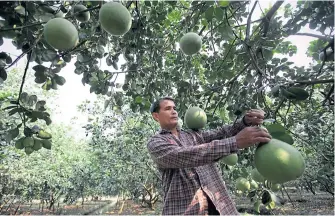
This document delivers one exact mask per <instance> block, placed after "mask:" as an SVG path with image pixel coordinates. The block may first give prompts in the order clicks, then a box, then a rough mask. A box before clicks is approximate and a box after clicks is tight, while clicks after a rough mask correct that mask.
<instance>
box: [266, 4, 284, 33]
mask: <svg viewBox="0 0 335 216" xmlns="http://www.w3.org/2000/svg"><path fill="white" fill-rule="evenodd" d="M283 3H284V1H283V0H278V1H276V3H275V4H274V5H273V7H272V8H271V9H270V10H269V11H268V12H267V13H266V15H265V17H264V21H263V22H264V28H263V37H266V34H267V33H268V31H269V26H270V20H271V18H272V16H273V15H274V14H275V12H276V11H277V10H278V9H279V8H280V6H281V5H282V4H283Z"/></svg>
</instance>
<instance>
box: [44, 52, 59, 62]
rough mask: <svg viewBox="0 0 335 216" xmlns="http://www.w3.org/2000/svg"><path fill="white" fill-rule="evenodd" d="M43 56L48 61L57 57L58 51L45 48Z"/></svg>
mask: <svg viewBox="0 0 335 216" xmlns="http://www.w3.org/2000/svg"><path fill="white" fill-rule="evenodd" d="M42 57H43V58H44V59H45V60H46V61H53V60H54V59H55V58H56V57H57V52H56V51H54V50H49V49H47V50H44V52H43V53H42Z"/></svg>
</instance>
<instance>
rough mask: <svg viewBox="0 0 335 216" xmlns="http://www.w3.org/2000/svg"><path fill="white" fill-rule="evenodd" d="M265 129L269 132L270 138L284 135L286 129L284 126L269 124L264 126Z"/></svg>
mask: <svg viewBox="0 0 335 216" xmlns="http://www.w3.org/2000/svg"><path fill="white" fill-rule="evenodd" d="M265 128H266V129H267V130H268V131H269V133H270V134H271V136H273V135H283V134H285V133H286V129H285V127H284V126H282V125H281V124H277V123H276V124H270V125H267V126H265Z"/></svg>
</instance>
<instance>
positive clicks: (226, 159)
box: [222, 154, 238, 166]
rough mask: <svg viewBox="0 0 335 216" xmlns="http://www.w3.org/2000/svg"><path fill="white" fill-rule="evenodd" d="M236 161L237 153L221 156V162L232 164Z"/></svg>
mask: <svg viewBox="0 0 335 216" xmlns="http://www.w3.org/2000/svg"><path fill="white" fill-rule="evenodd" d="M237 161H238V156H237V154H230V155H227V156H225V157H223V158H222V162H223V163H225V164H227V165H229V166H234V165H235V164H236V163H237Z"/></svg>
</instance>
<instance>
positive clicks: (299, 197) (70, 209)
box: [0, 190, 334, 215]
mask: <svg viewBox="0 0 335 216" xmlns="http://www.w3.org/2000/svg"><path fill="white" fill-rule="evenodd" d="M279 194H280V192H279ZM288 194H289V196H290V198H291V200H292V202H291V201H290V200H289V199H288V197H287V196H286V195H285V196H284V197H283V198H284V199H285V200H287V202H286V203H285V204H284V205H283V206H281V207H278V208H277V207H275V209H273V210H272V211H269V210H267V209H265V208H264V207H261V212H260V213H261V215H334V197H333V196H331V195H330V194H329V193H324V192H321V191H317V192H316V194H315V195H314V194H312V193H309V192H301V193H300V192H298V191H296V190H291V191H289V192H288ZM232 197H233V199H234V200H235V202H236V205H237V209H238V211H239V212H240V213H248V214H253V215H258V214H257V213H256V212H255V211H254V210H253V206H252V203H251V202H250V200H249V199H248V198H247V197H244V196H240V195H239V196H235V195H232ZM18 206H19V203H15V204H12V205H11V206H10V208H8V207H9V206H8V204H7V205H4V206H2V207H1V209H2V211H1V212H0V213H1V214H2V215H8V214H15V213H16V214H30V215H50V214H54V215H101V214H105V215H159V214H160V212H161V208H162V203H161V202H158V203H157V204H156V206H155V209H154V210H152V209H149V208H146V207H142V206H141V204H140V203H137V202H135V201H133V200H118V197H100V198H99V199H98V200H93V201H92V200H91V199H90V198H89V199H88V200H86V201H85V202H84V205H81V201H80V200H79V201H78V202H77V203H76V204H73V205H64V204H62V203H59V205H58V203H56V204H55V209H54V210H53V209H51V210H48V209H47V208H46V207H45V206H44V208H43V212H42V206H41V205H40V204H39V201H33V202H32V203H31V204H30V203H29V204H21V205H20V206H19V208H18ZM6 210H7V211H6Z"/></svg>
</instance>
